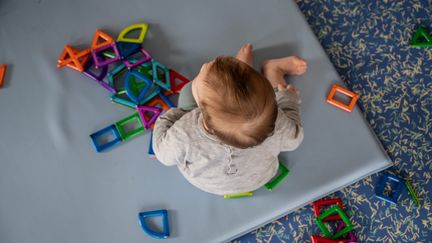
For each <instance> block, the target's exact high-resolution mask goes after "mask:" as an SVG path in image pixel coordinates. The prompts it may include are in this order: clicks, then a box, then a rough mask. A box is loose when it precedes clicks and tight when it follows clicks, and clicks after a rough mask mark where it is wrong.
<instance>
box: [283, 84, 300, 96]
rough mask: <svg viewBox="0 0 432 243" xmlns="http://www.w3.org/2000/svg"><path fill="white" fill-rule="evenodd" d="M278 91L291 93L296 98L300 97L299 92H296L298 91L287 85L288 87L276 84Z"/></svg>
mask: <svg viewBox="0 0 432 243" xmlns="http://www.w3.org/2000/svg"><path fill="white" fill-rule="evenodd" d="M278 90H279V91H288V92H291V93H293V94H295V95H297V96H299V95H300V91H298V89H296V88H295V87H294V86H293V85H291V84H288V85H282V84H278Z"/></svg>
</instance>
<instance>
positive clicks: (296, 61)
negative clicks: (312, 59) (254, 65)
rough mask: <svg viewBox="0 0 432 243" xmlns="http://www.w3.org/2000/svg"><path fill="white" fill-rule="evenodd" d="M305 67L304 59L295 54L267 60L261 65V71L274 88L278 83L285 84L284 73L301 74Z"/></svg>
mask: <svg viewBox="0 0 432 243" xmlns="http://www.w3.org/2000/svg"><path fill="white" fill-rule="evenodd" d="M306 69H307V63H306V61H305V60H303V59H301V58H299V57H296V56H289V57H283V58H279V59H271V60H267V61H265V62H264V63H263V66H262V72H263V74H264V76H265V77H266V78H267V79H268V80H269V81H270V83H271V84H272V86H273V88H276V87H277V86H278V84H281V85H282V86H283V87H285V86H286V82H285V79H284V76H285V75H302V74H304V73H305V72H306Z"/></svg>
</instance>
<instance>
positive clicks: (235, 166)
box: [153, 91, 303, 195]
mask: <svg viewBox="0 0 432 243" xmlns="http://www.w3.org/2000/svg"><path fill="white" fill-rule="evenodd" d="M276 100H277V104H278V115H277V118H276V124H275V130H274V131H273V133H272V135H270V136H269V137H267V138H266V139H265V140H264V141H263V142H262V143H261V144H259V145H257V146H254V147H250V148H246V149H239V148H235V147H232V146H229V145H225V144H223V143H222V142H220V140H218V138H217V137H215V136H213V135H211V134H209V133H208V132H206V130H205V129H204V127H203V125H202V124H203V123H202V119H203V118H202V113H201V111H200V108H196V109H194V110H192V111H189V112H187V111H183V110H181V109H177V108H175V109H171V110H169V111H168V112H166V113H165V114H163V115H161V116H160V117H159V118H158V119H157V121H156V124H155V127H154V130H153V150H154V152H155V154H156V157H157V159H158V160H159V161H160V162H161V163H163V164H165V165H168V166H171V165H177V167H178V168H179V170H180V172H181V173H182V174H183V176H184V177H185V178H186V179H187V180H188V181H189V182H190V183H191V184H192V185H194V186H196V187H198V188H199V189H201V190H203V191H206V192H209V193H213V194H217V195H227V194H236V193H243V192H249V191H254V190H256V189H258V188H260V187H261V186H263V185H264V184H266V183H267V182H268V181H270V180H271V179H272V178H273V177H274V176H275V175H276V174H277V170H278V165H279V163H278V157H277V156H278V154H279V153H280V152H281V151H292V150H294V149H296V148H297V147H298V146H299V145H300V143H301V142H302V140H303V128H302V126H301V120H300V112H299V103H300V102H299V99H298V97H297V96H296V95H293V94H292V93H290V92H288V91H278V92H276Z"/></svg>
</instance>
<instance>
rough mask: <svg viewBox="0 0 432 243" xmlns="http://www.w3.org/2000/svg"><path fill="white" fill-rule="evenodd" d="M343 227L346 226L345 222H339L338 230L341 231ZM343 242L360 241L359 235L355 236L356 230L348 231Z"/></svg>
mask: <svg viewBox="0 0 432 243" xmlns="http://www.w3.org/2000/svg"><path fill="white" fill-rule="evenodd" d="M343 228H345V223H344V222H339V224H338V226H337V228H336V232H339V231H341V230H342V229H343ZM339 240H341V239H339ZM342 242H344V243H358V240H357V237H356V236H355V234H354V232H353V231H352V230H351V231H350V232H348V234H347V236H346V237H344V239H343V240H342Z"/></svg>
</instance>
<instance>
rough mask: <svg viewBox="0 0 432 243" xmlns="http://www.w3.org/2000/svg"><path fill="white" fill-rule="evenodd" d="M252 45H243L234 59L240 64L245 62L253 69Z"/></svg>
mask: <svg viewBox="0 0 432 243" xmlns="http://www.w3.org/2000/svg"><path fill="white" fill-rule="evenodd" d="M252 49H253V47H252V45H251V44H249V43H247V44H244V45H243V46H242V47H241V48H240V50H239V51H238V52H237V55H236V58H237V59H239V60H240V61H242V62H245V63H246V64H248V65H249V66H251V67H253V55H252Z"/></svg>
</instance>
